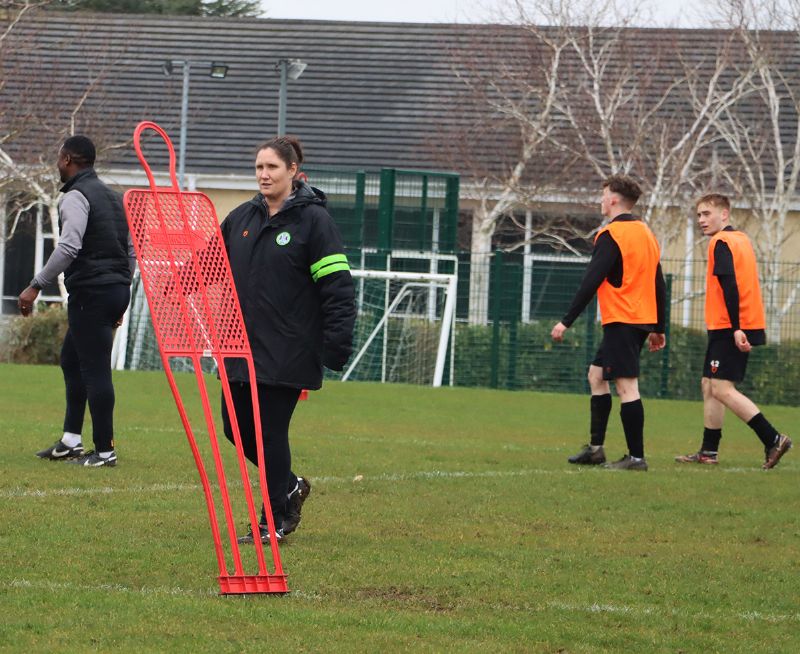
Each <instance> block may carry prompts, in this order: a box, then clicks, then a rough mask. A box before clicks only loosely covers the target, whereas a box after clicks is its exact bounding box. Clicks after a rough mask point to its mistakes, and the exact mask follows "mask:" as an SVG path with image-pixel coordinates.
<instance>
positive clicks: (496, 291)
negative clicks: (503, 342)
mask: <svg viewBox="0 0 800 654" xmlns="http://www.w3.org/2000/svg"><path fill="white" fill-rule="evenodd" d="M502 277H503V253H502V252H500V251H499V250H495V252H494V262H493V264H492V278H491V280H490V284H489V288H490V289H491V290H490V291H489V293H490V295H489V300H490V302H491V300H492V299H494V305H493V306H492V309H493V311H492V360H491V380H490V386H491V387H492V388H497V386H498V381H499V375H500V309H501V306H502V302H501V301H500V289H501V288H502Z"/></svg>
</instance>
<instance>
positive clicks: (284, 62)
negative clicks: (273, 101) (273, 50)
mask: <svg viewBox="0 0 800 654" xmlns="http://www.w3.org/2000/svg"><path fill="white" fill-rule="evenodd" d="M306 65H307V64H306V63H305V62H304V61H300V60H299V59H279V60H278V63H277V64H276V65H275V68H277V69H278V74H279V75H280V86H279V89H278V136H283V135H284V134H285V133H286V96H287V93H288V86H289V80H290V79H293V80H294V79H297V78H298V77H300V75H302V74H303V71H304V70H305V69H306Z"/></svg>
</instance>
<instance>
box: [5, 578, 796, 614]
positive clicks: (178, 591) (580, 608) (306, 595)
mask: <svg viewBox="0 0 800 654" xmlns="http://www.w3.org/2000/svg"><path fill="white" fill-rule="evenodd" d="M0 587H4V588H13V589H20V590H27V589H30V590H35V591H41V590H47V591H68V592H72V591H88V592H92V593H97V592H102V593H117V594H130V595H144V596H153V595H156V596H164V597H203V598H205V597H215V596H219V592H218V590H217V589H215V588H198V589H190V588H181V587H179V586H178V587H173V588H169V587H165V586H156V587H153V588H150V587H147V586H124V585H122V584H97V585H91V584H73V583H70V582H56V581H41V580H37V581H30V580H27V579H10V580H0ZM330 596H331V594H329V593H317V592H314V591H310V592H309V591H303V590H291V591H290V592H289V594H288V597H291V598H295V599H301V600H309V601H315V602H324V601H325V600H326V598H327V597H330ZM339 599H341V598H340V597H339ZM503 608H504V610H508V609H512V610H517V611H519V612H526V613H527V612H530V611H537V612H542V611H547V610H555V611H564V612H567V613H614V614H622V615H633V616H643V617H646V616H673V617H674V616H680V615H681V614H684V613H687V612H686V611H681V610H680V609H674V608H665V607H653V606H649V607H648V606H644V607H640V606H625V605H621V606H617V605H614V604H600V603H594V604H591V605H580V604H569V603H566V602H547V603H545V604H540V605H533V606H532V605H529V604H521V605H519V606H508V605H506V604H504V605H503ZM691 615H692V616H693V617H694V618H696V619H699V620H714V619H718V618H719V617H720V616H723V615H726V614H725V613H724V612H717V613H708V612H694V611H693V612H692V613H691ZM728 615H732V616H734V617H735V618H737V619H739V620H746V621H748V622H768V623H771V624H777V623H783V622H800V614H797V613H790V614H769V613H761V612H759V611H745V612H743V613H742V612H732V613H730V614H728Z"/></svg>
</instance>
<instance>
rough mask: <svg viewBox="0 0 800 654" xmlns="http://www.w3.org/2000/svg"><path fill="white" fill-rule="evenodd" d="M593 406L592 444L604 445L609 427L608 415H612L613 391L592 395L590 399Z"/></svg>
mask: <svg viewBox="0 0 800 654" xmlns="http://www.w3.org/2000/svg"><path fill="white" fill-rule="evenodd" d="M589 406H590V407H591V415H592V422H591V427H590V430H591V434H592V443H591V444H592V445H595V446H598V445H602V444H603V443H605V441H606V428H607V427H608V416H610V415H611V393H606V394H605V395H592V398H591V400H589Z"/></svg>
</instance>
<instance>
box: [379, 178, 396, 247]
mask: <svg viewBox="0 0 800 654" xmlns="http://www.w3.org/2000/svg"><path fill="white" fill-rule="evenodd" d="M396 182H397V171H396V170H395V169H394V168H382V169H381V190H380V198H379V200H378V249H379V250H382V251H385V252H387V253H388V252H391V251H392V231H393V224H392V223H393V222H394V196H395V187H396Z"/></svg>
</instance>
